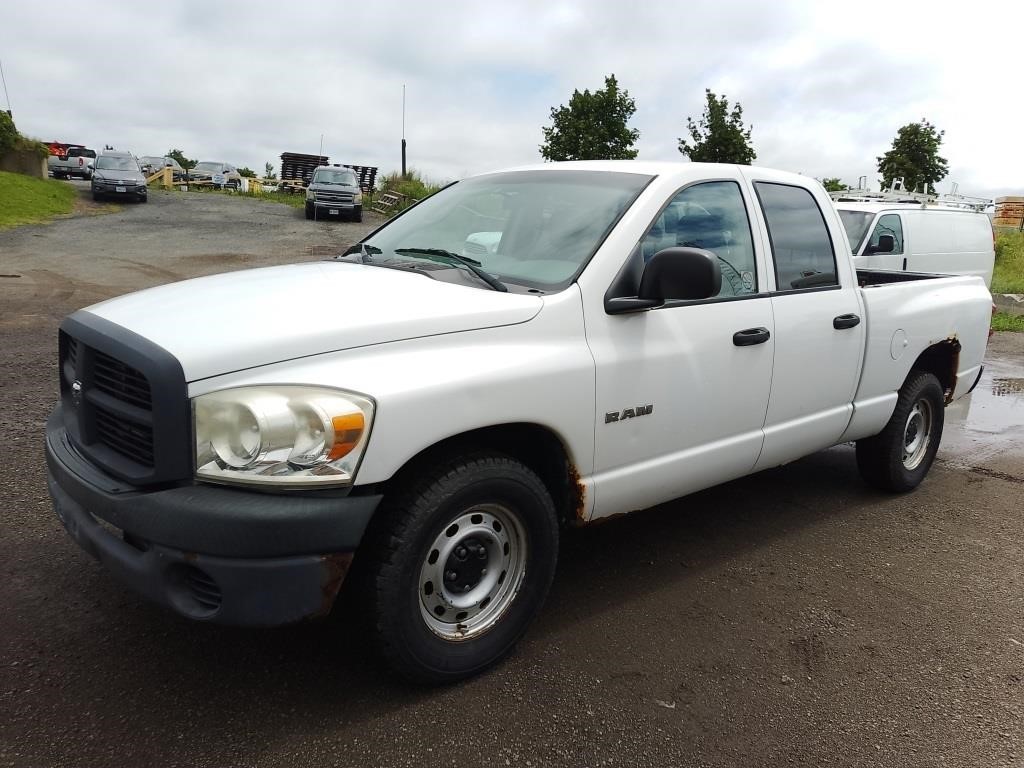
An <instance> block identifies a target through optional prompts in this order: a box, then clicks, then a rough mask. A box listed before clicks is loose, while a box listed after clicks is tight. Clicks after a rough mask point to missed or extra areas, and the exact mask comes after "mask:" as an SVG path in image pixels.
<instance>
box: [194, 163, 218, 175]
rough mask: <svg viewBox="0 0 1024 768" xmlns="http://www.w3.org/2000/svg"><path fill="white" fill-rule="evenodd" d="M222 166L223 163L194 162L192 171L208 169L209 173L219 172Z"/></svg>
mask: <svg viewBox="0 0 1024 768" xmlns="http://www.w3.org/2000/svg"><path fill="white" fill-rule="evenodd" d="M223 168H224V164H223V163H196V167H195V168H193V169H192V170H194V171H208V172H209V173H220V172H221V170H222V169H223Z"/></svg>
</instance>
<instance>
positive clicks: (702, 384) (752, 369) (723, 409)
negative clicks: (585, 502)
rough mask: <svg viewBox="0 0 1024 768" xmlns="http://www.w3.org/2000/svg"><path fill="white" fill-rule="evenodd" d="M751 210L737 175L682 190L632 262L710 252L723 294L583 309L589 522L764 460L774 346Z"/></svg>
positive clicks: (695, 487) (694, 487)
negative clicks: (589, 367)
mask: <svg viewBox="0 0 1024 768" xmlns="http://www.w3.org/2000/svg"><path fill="white" fill-rule="evenodd" d="M725 172H726V173H728V171H725ZM750 206H751V201H750V198H749V193H748V191H747V188H746V186H745V185H744V184H742V183H741V182H740V180H739V179H738V178H735V179H734V178H724V179H722V180H720V181H710V182H699V183H696V184H692V185H690V186H687V187H684V188H683V189H681V190H679V191H678V192H677V193H676V194H675V195H673V197H672V198H671V199H670V200H669V201H668V203H667V204H666V205H665V207H664V208H663V209H662V210H661V212H660V213H659V215H658V216H657V218H656V219H655V221H654V222H652V224H651V225H650V227H649V228H648V230H647V232H646V234H645V236H644V237H643V238H642V239H641V241H640V243H638V245H637V250H636V251H635V252H634V255H633V256H632V258H643V259H644V260H645V261H647V260H649V259H650V257H651V256H653V255H654V253H656V252H657V251H659V250H661V249H663V248H667V247H674V246H676V245H680V246H683V245H686V246H691V247H697V248H704V249H706V250H709V251H711V252H713V253H714V254H715V255H716V256H717V257H718V259H719V264H720V267H721V270H722V287H721V290H720V292H719V294H718V295H717V296H714V297H712V298H709V299H703V300H700V301H673V302H668V303H666V304H665V305H664V306H663V307H660V308H657V309H652V310H649V311H646V312H636V313H631V314H614V315H609V314H607V313H599V314H593V313H592V314H588V316H587V318H586V327H587V340H588V343H589V344H590V347H591V351H592V353H593V355H594V360H595V362H596V373H597V393H596V394H597V400H596V402H597V413H596V423H595V455H594V489H595V496H594V499H595V501H594V509H593V513H592V517H605V516H608V515H614V514H619V513H622V512H628V511H631V510H635V509H643V508H645V507H648V506H651V505H653V504H657V503H660V502H663V501H667V500H669V499H673V498H676V497H678V496H682V495H684V494H686V493H690V492H692V491H695V490H699V489H701V488H706V487H709V486H712V485H715V484H717V483H720V482H723V481H725V480H729V479H732V478H735V477H740V476H742V475H744V474H747V473H748V472H750V471H751V470H752V468H753V466H754V464H755V462H756V461H757V458H758V454H759V453H760V451H761V445H762V442H763V438H764V432H763V427H764V420H765V415H766V413H767V408H768V396H769V392H770V388H771V376H772V361H773V355H774V350H775V340H774V338H773V334H774V320H773V316H772V306H771V299H770V298H769V294H768V290H767V284H768V281H767V279H766V273H765V271H764V265H765V264H766V260H765V258H764V253H763V252H762V251H761V249H762V247H763V246H762V245H761V242H760V238H758V239H757V240H756V241H755V239H754V238H753V236H752V233H751V227H750V219H749V215H748V210H749V209H750ZM624 256H625V255H624ZM754 331H757V333H756V334H755V333H752V332H754ZM744 332H746V335H745V336H744Z"/></svg>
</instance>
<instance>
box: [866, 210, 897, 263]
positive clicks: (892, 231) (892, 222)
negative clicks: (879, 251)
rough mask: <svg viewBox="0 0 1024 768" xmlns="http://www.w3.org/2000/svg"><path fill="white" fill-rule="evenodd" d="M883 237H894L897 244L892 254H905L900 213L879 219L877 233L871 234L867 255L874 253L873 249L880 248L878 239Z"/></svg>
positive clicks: (876, 227) (876, 226)
mask: <svg viewBox="0 0 1024 768" xmlns="http://www.w3.org/2000/svg"><path fill="white" fill-rule="evenodd" d="M882 235H892V239H893V240H894V241H895V243H894V247H893V249H892V251H891V253H894V254H897V253H903V222H902V221H900V215H899V214H898V213H887V214H885V215H884V216H880V217H879V219H878V223H877V224H875V231H874V232H872V233H871V240H870V241H869V242H868V247H867V248H866V249H865V251H864V253H865V255H866V254H869V253H872V252H874V251H873V249H875V248H877V247H878V238H879V237H881V236H882Z"/></svg>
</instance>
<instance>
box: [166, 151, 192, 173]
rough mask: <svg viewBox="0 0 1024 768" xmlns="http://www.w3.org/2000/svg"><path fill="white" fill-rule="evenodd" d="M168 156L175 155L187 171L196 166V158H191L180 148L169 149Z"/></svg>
mask: <svg viewBox="0 0 1024 768" xmlns="http://www.w3.org/2000/svg"><path fill="white" fill-rule="evenodd" d="M167 157H173V158H174V159H175V160H177V161H178V164H179V165H180V166H181V167H182V168H184V169H185V170H186V171H187V170H189V169H191V168H195V167H196V162H198V161H196V160H189V159H188V158H187V157H185V155H184V153H182V151H181V150H180V149H168V150H167Z"/></svg>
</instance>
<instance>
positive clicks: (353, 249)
mask: <svg viewBox="0 0 1024 768" xmlns="http://www.w3.org/2000/svg"><path fill="white" fill-rule="evenodd" d="M356 253H358V254H359V260H360V261H361V262H362V263H363V264H369V263H370V257H371V256H373V255H375V254H378V253H383V251H382V250H381V249H380V248H378V247H377V246H375V245H367V244H366V243H356V244H355V245H350V246H349V247H348V248H347V249H346V251H345V252H344V253H343V254H341V256H336V257H335V258H338V259H343V258H345V257H346V256H351V255H353V254H356Z"/></svg>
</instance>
